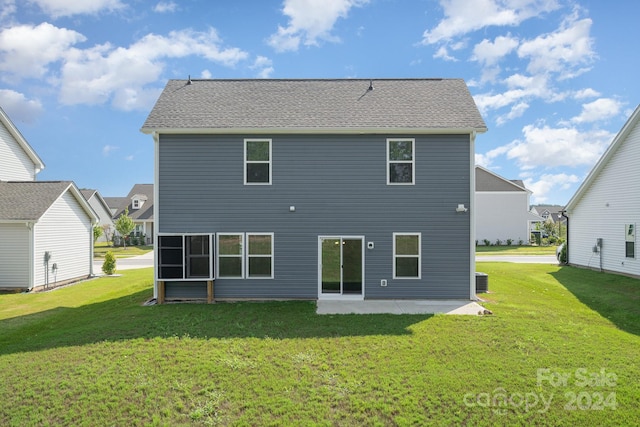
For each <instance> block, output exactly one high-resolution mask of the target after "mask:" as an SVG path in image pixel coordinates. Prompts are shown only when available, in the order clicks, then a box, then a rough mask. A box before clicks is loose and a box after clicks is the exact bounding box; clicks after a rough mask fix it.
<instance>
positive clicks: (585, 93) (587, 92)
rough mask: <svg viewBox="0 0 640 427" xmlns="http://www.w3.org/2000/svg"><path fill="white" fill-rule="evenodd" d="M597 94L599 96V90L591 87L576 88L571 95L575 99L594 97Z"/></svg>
mask: <svg viewBox="0 0 640 427" xmlns="http://www.w3.org/2000/svg"><path fill="white" fill-rule="evenodd" d="M598 96H600V92H598V91H596V90H594V89H591V88H586V89H581V90H578V91H576V92H575V93H574V95H573V97H574V98H575V99H585V98H595V97H598Z"/></svg>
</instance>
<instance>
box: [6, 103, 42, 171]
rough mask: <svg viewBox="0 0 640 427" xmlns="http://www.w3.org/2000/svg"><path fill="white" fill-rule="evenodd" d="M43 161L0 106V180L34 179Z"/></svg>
mask: <svg viewBox="0 0 640 427" xmlns="http://www.w3.org/2000/svg"><path fill="white" fill-rule="evenodd" d="M42 169H44V163H43V162H42V160H40V157H38V155H37V154H36V152H35V151H33V148H31V146H30V145H29V144H28V143H27V141H26V139H24V137H23V136H22V134H21V133H20V131H19V130H18V128H16V127H15V125H14V124H13V122H12V121H11V120H10V119H9V116H7V114H6V113H5V112H4V110H3V109H2V108H0V181H35V179H36V174H37V173H38V172H40V171H41V170H42Z"/></svg>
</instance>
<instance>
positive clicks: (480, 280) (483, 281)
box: [476, 272, 489, 294]
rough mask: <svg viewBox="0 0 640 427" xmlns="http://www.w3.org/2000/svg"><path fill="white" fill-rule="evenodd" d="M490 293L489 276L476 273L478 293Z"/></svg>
mask: <svg viewBox="0 0 640 427" xmlns="http://www.w3.org/2000/svg"><path fill="white" fill-rule="evenodd" d="M484 292H489V275H488V274H487V273H477V272H476V293H477V294H478V293H484Z"/></svg>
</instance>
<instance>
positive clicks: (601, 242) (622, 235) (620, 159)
mask: <svg viewBox="0 0 640 427" xmlns="http://www.w3.org/2000/svg"><path fill="white" fill-rule="evenodd" d="M566 211H567V216H568V217H569V234H568V257H569V259H568V261H569V264H572V265H576V266H582V267H588V268H593V269H599V270H603V271H611V272H617V273H622V274H627V275H632V276H637V277H640V254H639V251H638V241H637V237H638V234H639V233H638V232H637V227H638V225H640V106H638V107H637V108H636V110H635V111H634V112H633V114H632V115H631V117H630V118H629V120H628V121H627V122H626V124H625V125H624V126H623V128H622V129H621V130H620V132H619V133H618V134H617V135H616V137H615V138H614V139H613V142H612V143H611V145H610V146H609V148H608V149H607V151H606V152H605V153H604V155H603V156H602V158H601V159H600V160H599V161H598V163H597V164H596V165H595V167H594V168H593V170H592V171H591V172H590V173H589V175H588V176H587V178H586V179H585V181H584V182H583V183H582V185H581V186H580V188H578V190H577V191H576V194H575V195H574V196H573V197H572V198H571V200H570V201H569V203H568V204H567V208H566Z"/></svg>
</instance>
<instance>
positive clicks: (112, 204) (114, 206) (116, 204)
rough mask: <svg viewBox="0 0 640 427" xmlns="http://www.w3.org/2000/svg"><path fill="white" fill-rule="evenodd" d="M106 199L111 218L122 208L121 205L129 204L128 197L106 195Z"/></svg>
mask: <svg viewBox="0 0 640 427" xmlns="http://www.w3.org/2000/svg"><path fill="white" fill-rule="evenodd" d="M104 201H105V202H106V203H107V206H109V210H110V211H111V218H113V216H114V215H115V214H116V212H118V211H119V210H120V207H121V206H126V205H127V198H126V197H104Z"/></svg>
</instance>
